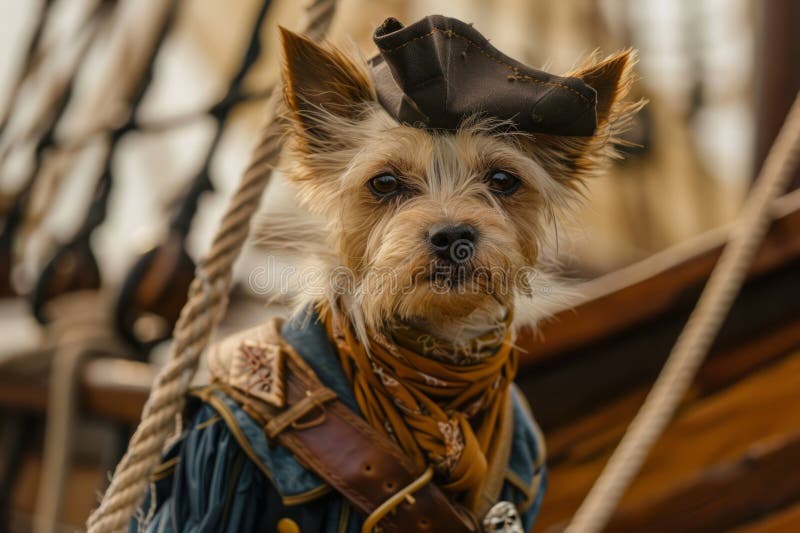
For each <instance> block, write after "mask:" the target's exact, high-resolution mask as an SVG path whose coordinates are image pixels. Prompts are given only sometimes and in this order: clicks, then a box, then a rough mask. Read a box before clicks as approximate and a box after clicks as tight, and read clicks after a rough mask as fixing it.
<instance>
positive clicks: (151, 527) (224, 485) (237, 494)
mask: <svg viewBox="0 0 800 533" xmlns="http://www.w3.org/2000/svg"><path fill="white" fill-rule="evenodd" d="M256 329H257V328H256ZM280 331H281V335H282V337H283V338H284V340H285V341H287V342H288V343H289V344H290V345H291V346H292V347H293V348H294V349H295V350H296V351H297V352H298V353H299V354H300V356H301V357H302V358H303V359H304V360H305V361H306V363H308V365H309V366H310V367H311V368H312V369H313V370H314V372H315V373H316V374H317V377H318V378H319V379H320V380H321V381H322V383H323V384H324V385H326V386H327V387H329V388H330V389H332V390H333V391H334V392H335V393H336V394H337V395H338V397H339V399H340V400H341V401H342V402H343V403H344V404H345V405H347V406H348V407H349V408H350V409H352V410H353V411H354V412H356V413H359V414H360V412H359V409H358V406H357V405H356V402H355V398H354V396H353V392H352V390H351V389H350V386H349V383H348V381H347V379H346V378H345V376H344V374H343V373H342V370H341V367H340V365H339V358H338V357H337V355H336V353H335V352H334V349H333V347H332V345H331V344H330V342H329V340H328V338H327V335H326V332H325V328H324V326H323V325H322V324H321V323H320V322H318V321H317V320H315V319H314V318H313V317H312V319H311V320H308V319H306V320H302V319H297V320H293V321H289V322H287V323H286V324H284V325H283V327H282V328H281V330H280ZM254 335H256V332H255V330H248V331H245V332H243V333H240V334H238V335H236V336H235V337H232V338H230V339H226V340H225V341H222V343H220V344H219V345H218V346H217V347H216V348H215V349H212V351H211V352H210V355H209V359H210V360H211V361H210V366H211V367H212V368H211V369H212V374H213V375H215V376H216V381H215V382H212V385H210V386H209V387H206V388H204V389H202V390H199V391H195V392H194V393H193V399H192V400H191V401H190V402H189V403H188V405H187V413H186V417H185V426H184V427H185V430H184V431H183V433H182V435H181V436H180V438H179V439H178V440H177V442H175V443H174V444H173V445H172V446H171V448H170V449H169V450H168V451H167V453H166V454H165V455H164V458H163V461H162V463H161V465H160V466H159V467H158V468H157V469H156V470H155V471H154V473H153V475H152V480H151V483H150V488H149V490H148V491H147V494H146V496H145V501H144V503H143V504H142V507H141V508H140V510H139V512H138V513H137V515H136V516H135V517H134V518H133V520H132V522H131V525H130V531H131V532H132V533H134V532H140V531H145V532H148V533H173V532H198V533H199V532H208V533H211V532H213V533H234V532H237V533H238V532H249V531H259V532H271V531H278V530H279V528H278V523H279V522H280V521H281V520H283V521H284V523H286V522H287V520H285V519H290V520H292V521H294V522H295V523H296V524H297V526H298V527H299V530H300V531H301V532H304V533H309V532H325V533H335V532H347V533H357V532H358V531H360V530H361V525H362V523H363V521H364V518H365V517H364V516H361V515H360V514H359V513H358V512H357V511H355V510H354V508H353V507H351V505H350V504H349V503H348V501H347V500H346V499H345V498H344V497H343V496H341V495H340V494H338V493H336V492H335V491H333V490H332V489H331V488H330V487H329V486H328V485H327V484H326V483H325V482H324V481H323V480H322V479H321V478H319V477H318V476H317V475H316V474H315V473H314V472H313V471H311V470H309V469H308V468H306V467H305V466H304V465H303V464H301V463H300V462H299V461H298V460H297V459H296V458H295V457H294V456H293V455H292V454H291V452H290V451H289V450H287V449H286V448H284V447H282V446H280V445H277V444H275V443H271V442H269V441H268V439H267V437H266V435H265V434H264V431H263V429H262V427H261V426H260V425H259V424H258V423H257V422H256V421H255V420H254V419H253V418H251V416H250V415H249V414H248V413H246V412H245V410H244V409H242V407H241V406H240V405H239V404H237V402H236V401H234V400H233V399H232V398H231V397H230V396H229V395H227V394H226V393H225V387H224V385H225V383H224V382H225V380H226V379H228V376H227V375H225V372H224V371H223V372H219V371H215V368H214V364H213V362H214V360H216V361H217V366H218V365H219V361H220V360H222V361H223V363H222V364H226V363H225V362H224V361H225V356H226V355H227V354H229V352H231V351H234V350H235V347H236V346H239V345H240V344H241V343H242V342H243V341H246V340H247V339H248V338H249V337H252V336H254ZM511 396H512V402H511V403H512V405H511V407H510V409H511V410H512V413H513V416H512V417H511V419H512V420H513V427H512V428H511V429H510V431H509V433H510V435H509V439H508V441H509V443H510V446H509V450H508V454H507V455H508V462H507V464H506V465H496V466H499V468H495V469H494V471H495V472H498V473H499V476H501V478H502V479H499V480H498V481H499V483H497V484H496V485H497V486H498V487H500V493H499V494H498V495H497V501H509V502H512V503H513V504H514V505H516V507H517V509H518V511H519V514H520V516H521V519H522V523H523V527H524V530H525V531H528V530H530V528H531V526H532V524H533V521H534V518H535V516H536V514H537V512H538V509H539V505H540V503H541V499H542V496H543V493H544V488H545V483H546V479H545V478H546V472H545V466H544V461H543V458H544V446H543V442H542V439H541V434H540V432H539V429H538V427H537V426H536V423H535V421H534V419H533V417H532V416H531V413H530V409H529V407H528V405H527V402H526V400H525V398H524V397H523V396H522V394H521V393H520V392H519V390H518V389H517V388H516V387H514V388H513V393H512V395H511ZM331 445H332V446H335V445H336V443H331ZM503 466H505V468H503ZM295 531H296V530H295Z"/></svg>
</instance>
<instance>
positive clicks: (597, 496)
mask: <svg viewBox="0 0 800 533" xmlns="http://www.w3.org/2000/svg"><path fill="white" fill-rule="evenodd" d="M798 156H800V93H798V96H797V98H796V99H795V101H794V104H793V105H792V108H791V110H790V112H789V115H788V116H787V118H786V121H785V122H784V124H783V127H782V128H781V131H780V133H779V134H778V137H777V139H776V140H775V142H774V143H773V145H772V148H771V149H770V152H769V155H768V156H767V160H766V162H765V163H764V167H763V168H762V169H761V173H760V175H759V177H758V180H757V182H756V184H755V186H754V188H753V190H752V192H751V193H750V196H749V198H748V199H747V200H746V202H745V204H744V206H743V208H742V211H741V213H740V215H739V217H738V218H737V220H736V221H735V223H734V225H733V227H732V228H731V232H730V235H729V237H728V245H727V246H726V247H725V249H724V250H723V252H722V256H721V257H720V259H719V262H718V263H717V265H716V267H715V268H714V271H713V272H712V273H711V277H710V278H709V280H708V284H707V285H706V287H705V289H703V293H702V295H701V296H700V300H699V301H698V303H697V307H695V309H694V311H693V312H692V314H691V316H690V317H689V321H688V322H687V324H686V327H685V328H684V330H683V332H682V333H681V335H680V337H679V338H678V341H677V342H676V343H675V346H674V348H673V350H672V353H671V354H670V356H669V359H667V362H666V364H665V365H664V368H663V370H662V371H661V374H660V375H659V376H658V379H657V380H656V382H655V384H654V385H653V388H652V390H651V391H650V393H649V394H648V396H647V399H646V400H645V402H644V404H643V405H642V407H641V409H640V410H639V412H638V413H637V414H636V417H635V418H634V419H633V422H631V425H630V426H629V427H628V430H627V431H626V432H625V436H624V437H623V438H622V441H621V442H620V443H619V446H618V447H617V449H616V450H615V451H614V454H613V455H612V456H611V459H610V460H609V461H608V464H607V465H606V467H605V469H604V470H603V473H602V474H601V475H600V477H599V478H598V480H597V481H596V482H595V485H594V487H592V490H591V491H590V492H589V495H588V496H587V497H586V499H585V500H584V502H583V504H582V505H581V506H580V508H579V509H578V511H577V513H576V514H575V516H574V517H573V519H572V522H571V523H570V525H569V526H568V527H567V529H566V532H567V533H596V532H599V531H602V530H603V528H604V527H605V526H606V524H607V523H608V521H609V519H610V518H611V514H612V513H613V511H614V509H615V508H616V507H617V504H618V503H619V500H620V498H621V497H622V495H623V493H624V492H625V490H626V489H627V488H628V486H629V485H630V483H631V481H632V479H633V477H634V476H635V475H636V474H637V472H638V471H639V469H640V468H641V466H642V463H643V462H644V460H645V458H646V457H647V455H648V453H649V451H650V449H651V447H652V446H653V444H654V442H655V441H656V440H657V439H658V437H659V436H660V435H661V433H662V432H663V431H664V429H665V427H666V426H667V424H668V423H669V421H670V419H671V418H672V415H673V414H674V413H675V410H676V408H677V407H678V405H679V403H680V401H681V400H682V399H683V397H684V396H685V394H686V391H687V389H688V388H689V386H690V385H691V383H692V380H693V378H694V376H695V374H696V372H697V369H698V368H699V367H700V364H701V363H702V362H703V359H704V358H705V356H706V354H707V353H708V350H709V348H710V346H711V343H712V342H713V341H714V339H715V338H716V336H717V333H718V332H719V329H720V327H721V326H722V323H723V321H724V320H725V317H726V316H727V315H728V311H729V310H730V308H731V305H732V304H733V301H734V299H735V298H736V295H737V294H738V292H739V289H740V288H741V286H742V283H743V282H744V279H745V276H746V275H747V271H748V268H749V266H750V264H751V263H752V260H753V257H754V256H755V254H756V252H757V251H758V248H759V246H760V245H761V243H762V241H763V239H764V236H765V234H766V232H767V229H768V228H769V224H770V222H771V221H772V213H771V210H770V207H771V205H772V202H773V200H774V199H775V198H777V197H778V196H780V194H781V193H782V192H783V191H784V190H785V189H786V187H787V185H788V183H789V180H790V179H791V177H792V171H793V170H794V168H795V167H796V164H797V160H798Z"/></svg>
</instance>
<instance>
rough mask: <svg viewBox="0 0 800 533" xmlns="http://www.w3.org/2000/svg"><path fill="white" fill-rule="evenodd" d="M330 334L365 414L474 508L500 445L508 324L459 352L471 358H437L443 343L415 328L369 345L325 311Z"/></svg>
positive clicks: (508, 378)
mask: <svg viewBox="0 0 800 533" xmlns="http://www.w3.org/2000/svg"><path fill="white" fill-rule="evenodd" d="M326 315H327V318H326V321H325V323H326V328H327V330H328V335H329V337H330V338H331V339H332V340H333V341H334V342H335V344H336V347H337V349H338V353H339V358H340V360H341V364H342V368H343V369H344V373H345V375H346V376H347V379H348V380H349V381H350V384H351V385H352V387H353V391H354V393H355V398H356V402H357V403H358V406H359V408H360V409H361V412H362V413H363V414H364V416H365V418H366V419H367V421H368V422H369V423H370V424H371V425H372V426H373V427H374V428H376V429H378V430H379V431H381V432H382V433H384V434H385V435H387V436H389V437H390V438H392V439H393V440H394V441H395V442H397V443H398V445H399V446H400V447H401V448H402V449H403V450H404V451H405V452H406V453H407V454H408V455H409V456H410V457H411V458H412V459H413V460H414V461H415V462H416V463H417V464H418V465H419V466H420V468H426V467H427V466H428V465H432V466H433V467H434V469H435V470H436V472H437V479H438V481H439V482H440V486H441V487H442V488H443V489H444V490H445V491H447V492H448V493H449V494H451V496H453V497H457V498H459V499H460V500H461V502H462V503H463V504H464V505H466V506H467V507H468V508H470V509H472V510H476V509H477V507H478V505H479V503H478V501H479V499H480V493H481V488H482V486H483V483H484V482H485V480H486V474H487V468H488V464H489V462H490V461H491V459H492V457H494V455H495V453H496V452H497V450H498V446H499V444H500V443H499V442H498V441H499V438H496V437H499V436H500V434H501V432H500V431H499V428H500V427H501V424H502V423H503V417H505V416H506V410H505V406H506V401H507V400H508V394H509V386H510V385H511V383H512V381H513V380H514V376H515V374H516V371H517V353H516V350H514V349H513V348H512V345H511V328H510V327H508V324H505V327H502V328H500V329H499V330H498V332H499V334H494V333H490V334H488V335H486V336H484V337H481V338H479V339H473V340H472V341H471V343H470V346H468V347H466V349H465V352H472V353H473V354H474V352H475V351H477V352H478V353H479V354H480V355H481V357H479V358H475V360H474V361H473V362H472V363H470V364H452V363H449V362H445V361H443V360H442V358H441V355H443V354H442V353H441V352H442V346H443V345H442V343H441V342H437V341H436V340H435V339H432V338H431V337H430V336H429V335H426V334H422V333H420V334H416V335H415V332H414V330H413V328H407V329H404V330H398V331H395V332H394V333H393V335H394V337H393V338H392V339H387V338H386V337H385V336H383V335H380V334H375V335H371V336H370V338H371V342H370V346H369V350H367V349H366V348H365V347H364V346H363V345H362V344H361V343H360V342H359V341H358V340H357V338H356V336H355V333H354V331H353V329H352V327H351V325H350V324H349V323H347V321H346V319H345V318H344V317H343V316H341V315H337V316H336V317H333V316H332V313H330V312H328V313H326Z"/></svg>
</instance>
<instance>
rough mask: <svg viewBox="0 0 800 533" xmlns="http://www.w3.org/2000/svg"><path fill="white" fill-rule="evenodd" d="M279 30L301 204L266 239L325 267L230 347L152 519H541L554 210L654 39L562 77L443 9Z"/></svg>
mask: <svg viewBox="0 0 800 533" xmlns="http://www.w3.org/2000/svg"><path fill="white" fill-rule="evenodd" d="M282 36H283V49H284V62H283V82H284V92H285V103H286V118H287V124H288V129H289V134H288V139H289V143H290V150H289V160H288V163H287V164H286V166H285V169H286V176H287V178H288V181H289V183H291V184H292V186H293V187H294V189H295V191H296V193H297V199H298V204H299V207H300V209H302V210H303V211H300V213H302V214H301V215H300V216H297V215H295V216H293V217H292V216H288V215H286V214H278V215H275V214H273V216H272V217H271V218H269V219H268V220H267V221H266V223H265V225H264V228H262V230H261V241H262V244H264V245H265V246H268V247H272V249H273V250H274V251H276V252H281V253H284V254H285V253H287V252H288V253H292V252H294V253H295V255H297V253H299V255H302V256H304V258H305V259H307V260H310V261H311V262H312V263H313V264H314V266H315V267H316V269H317V270H316V273H315V275H314V276H311V277H309V276H301V280H300V281H299V282H298V285H297V286H296V287H295V288H296V289H298V290H297V291H296V292H297V294H298V296H297V302H296V303H297V309H298V310H302V313H299V316H298V318H296V319H294V320H291V321H287V322H286V323H283V322H281V321H279V320H275V321H273V322H271V323H269V324H267V325H264V326H259V327H258V328H254V329H252V330H248V331H245V332H242V333H240V334H237V335H235V336H234V337H231V338H229V339H227V340H224V341H222V342H221V343H220V344H219V345H217V346H216V347H215V348H213V349H212V350H211V351H210V352H209V355H208V360H209V367H210V370H211V375H212V376H213V379H212V383H211V385H210V386H209V387H208V388H207V389H205V390H203V391H201V392H200V393H198V394H197V395H198V396H199V398H200V399H201V400H202V403H203V406H202V407H200V408H198V409H196V411H195V412H194V414H193V415H192V416H193V418H192V421H191V423H188V424H186V427H187V428H189V429H188V430H187V431H186V432H185V434H184V435H183V437H182V439H181V441H180V443H179V444H178V445H176V446H177V447H178V448H179V451H177V452H176V451H171V452H169V454H168V457H167V461H165V466H164V468H163V472H167V471H168V466H169V468H173V469H176V471H175V472H174V473H172V474H162V475H163V476H166V475H169V476H170V478H171V479H172V481H171V487H172V488H171V490H166V489H165V488H164V485H165V484H169V483H167V482H165V481H163V480H162V481H160V482H159V483H160V485H159V487H160V488H159V487H156V489H155V490H154V491H153V495H154V496H153V498H154V501H152V502H151V504H150V506H151V509H150V510H149V511H148V512H147V513H145V515H146V516H148V517H151V518H150V522H149V526H148V527H149V529H148V530H149V531H162V530H173V529H174V528H175V527H178V528H181V527H183V524H186V525H187V527H188V525H194V524H199V523H202V524H204V527H205V528H206V530H209V531H212V530H213V531H242V530H251V529H252V530H259V531H275V530H277V531H280V532H288V531H348V532H351V533H354V532H356V531H374V530H376V529H382V530H386V531H404V532H405V531H427V532H430V531H452V532H459V533H475V532H478V531H487V532H488V531H492V532H506V533H521V532H522V531H527V530H529V529H530V527H531V525H532V522H533V519H534V516H535V514H536V512H537V510H538V507H539V503H540V502H541V497H542V494H543V489H544V486H545V466H544V460H543V458H544V445H543V443H542V439H541V435H540V433H539V431H538V429H537V427H536V424H535V421H534V419H533V416H532V415H531V414H530V411H529V409H528V407H527V404H526V402H525V400H524V397H523V396H522V395H521V393H519V391H517V390H516V389H515V388H514V386H513V379H514V375H515V373H516V365H517V350H516V349H515V348H514V327H515V326H514V324H515V320H516V321H517V322H519V321H521V320H528V319H529V318H530V316H531V315H530V314H529V313H527V312H523V309H524V308H525V307H526V306H527V307H531V305H530V304H532V307H534V308H536V307H539V306H540V305H539V303H540V301H541V299H540V295H538V294H537V293H536V291H535V288H536V285H537V283H541V278H539V277H538V276H537V272H538V268H539V263H540V260H541V259H540V258H541V254H542V248H543V246H544V243H546V240H547V234H548V231H547V230H548V226H549V225H550V224H551V223H552V221H553V213H554V212H556V211H557V210H559V209H562V208H563V207H565V206H567V205H569V203H570V202H571V201H572V200H573V199H575V198H577V197H579V196H580V193H581V184H582V183H584V182H585V180H588V179H590V178H591V177H592V176H594V175H596V174H597V173H598V172H599V171H600V170H601V169H602V167H603V165H604V163H605V161H607V160H608V159H609V158H610V157H613V156H614V146H615V142H616V139H617V135H618V134H619V133H620V132H622V131H623V130H624V129H625V127H626V126H627V124H628V122H629V120H630V118H631V116H632V114H633V113H634V112H635V111H636V110H637V109H638V107H640V105H641V103H638V102H628V101H627V100H626V99H625V96H626V95H627V93H628V90H629V88H630V85H631V83H632V79H633V75H632V70H631V68H632V65H633V63H634V55H633V53H632V52H631V51H623V52H620V53H617V54H614V55H612V56H610V57H608V58H605V59H602V60H600V59H598V58H597V57H594V56H593V57H591V58H590V59H589V60H588V61H587V63H586V64H585V65H584V66H583V67H581V68H579V69H577V70H575V71H574V72H571V73H569V75H567V76H563V77H561V76H554V75H551V74H547V73H544V72H541V71H537V70H534V69H531V68H530V67H527V66H525V65H523V64H522V63H519V62H517V61H515V60H513V59H511V58H509V57H507V56H505V55H503V54H502V53H500V52H499V51H498V50H496V49H495V48H494V47H492V46H491V45H490V44H489V43H488V41H487V40H486V39H485V38H484V37H483V36H481V35H480V34H479V33H478V32H477V30H475V29H474V28H473V27H472V26H470V25H467V24H464V23H462V22H460V21H457V20H455V19H448V18H446V17H441V16H433V17H427V18H425V19H423V20H422V21H419V22H417V23H415V24H413V25H410V26H408V27H404V26H403V25H402V24H400V23H399V22H397V21H396V20H394V19H388V20H387V21H386V22H384V24H383V25H382V26H381V27H380V28H378V30H377V31H376V34H375V41H376V44H377V45H378V49H379V51H380V52H381V55H380V56H379V57H377V58H375V59H373V60H370V62H366V61H364V60H363V59H360V58H359V57H358V56H357V55H348V54H345V53H344V52H342V51H341V50H339V49H337V48H335V47H333V46H328V45H326V46H319V45H317V44H315V43H313V42H312V41H310V40H308V39H306V38H305V37H302V36H300V35H296V34H293V33H291V32H288V31H285V30H284V31H283V32H282ZM309 280H311V281H310V283H309ZM304 284H305V285H304ZM176 449H177V448H176ZM176 455H178V456H179V457H175V456H176ZM210 457H213V461H208V460H203V458H206V459H208V458H210ZM166 463H169V465H167V464H166ZM176 464H177V466H175V465H176ZM159 472H162V470H159ZM162 479H163V478H162ZM331 492H332V493H333V494H331ZM233 495H235V497H233ZM328 495H330V496H328ZM220 509H225V512H224V513H223V512H220V511H219V510H220ZM353 511H355V512H353ZM162 528H163V529H162Z"/></svg>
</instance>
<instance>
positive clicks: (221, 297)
mask: <svg viewBox="0 0 800 533" xmlns="http://www.w3.org/2000/svg"><path fill="white" fill-rule="evenodd" d="M335 4H336V2H335V0H313V1H312V2H311V4H310V5H309V6H308V7H307V8H306V14H305V21H304V23H303V26H302V29H301V31H302V32H303V33H304V34H306V35H308V36H309V37H310V38H312V39H314V40H320V39H322V37H324V35H325V34H326V33H327V31H328V28H329V27H330V24H331V20H332V18H333V14H334V8H335ZM281 97H282V94H281V90H280V87H277V88H276V89H275V90H274V91H273V93H272V95H271V96H270V98H269V100H268V101H267V103H266V117H265V118H266V123H265V126H264V129H263V132H262V134H261V137H260V139H259V143H258V146H257V147H256V148H255V150H254V152H253V155H252V158H251V162H250V165H249V166H248V168H247V170H246V171H245V173H244V176H243V177H242V180H241V182H240V184H239V187H238V189H237V190H236V192H235V193H234V195H233V197H232V198H231V201H230V203H229V204H228V208H227V211H226V212H225V215H224V217H223V219H222V222H221V224H220V227H219V229H218V230H217V233H216V234H215V236H214V240H213V243H212V246H211V251H210V252H209V253H208V256H207V257H206V259H205V261H204V262H203V264H202V265H201V266H200V267H199V268H198V269H197V273H196V275H195V279H194V280H193V281H192V284H191V286H190V288H189V298H188V301H187V302H186V305H185V306H184V307H183V310H182V311H181V315H180V318H179V319H178V322H177V324H176V325H175V331H174V333H173V340H172V344H171V346H170V356H169V361H168V362H167V364H166V365H165V366H164V367H163V368H162V369H161V371H160V372H159V373H158V376H157V377H156V379H155V382H154V384H153V388H152V390H151V392H150V396H149V397H148V399H147V402H146V404H145V406H144V410H143V412H142V420H141V422H140V423H139V426H138V427H137V428H136V431H135V432H134V434H133V436H132V437H131V440H130V443H129V444H128V450H127V452H126V453H125V455H124V456H123V458H122V460H120V462H119V464H118V465H117V468H116V470H115V471H114V476H113V477H112V479H111V483H110V485H109V487H108V489H107V490H106V492H105V495H104V496H103V499H102V501H101V503H100V506H99V507H98V508H97V509H95V511H94V512H93V513H92V514H91V516H90V517H89V520H88V522H87V528H88V531H89V532H90V533H100V532H102V533H106V532H110V531H126V530H127V529H128V525H129V522H130V519H131V517H132V516H133V515H134V513H135V512H136V509H137V507H138V506H139V503H140V501H141V499H142V497H143V496H144V493H145V490H146V488H147V484H148V481H149V476H150V472H151V471H152V469H153V468H154V467H155V466H156V465H157V464H158V462H159V461H160V458H161V453H162V451H163V448H164V444H165V442H166V441H167V439H168V438H169V436H170V435H172V433H173V432H174V429H175V423H176V418H177V416H178V415H179V413H180V412H181V409H182V408H183V400H184V396H185V394H186V392H187V390H188V388H189V384H190V382H191V380H192V377H193V376H194V374H195V372H196V371H197V365H198V361H199V358H200V355H201V353H202V352H203V350H204V349H205V347H206V345H207V344H208V341H209V338H210V336H211V333H212V332H213V330H214V328H215V327H216V325H217V323H218V321H219V319H220V317H221V316H222V315H223V314H224V312H225V308H226V307H227V294H228V289H229V286H230V282H231V271H232V268H233V264H234V262H235V261H236V258H237V257H238V256H239V253H240V252H241V249H242V246H243V245H244V242H245V240H246V238H247V235H248V233H249V231H250V219H251V218H252V216H253V214H254V213H255V211H256V209H257V208H258V205H259V202H260V199H261V196H262V194H263V192H264V189H265V188H266V186H267V183H268V182H269V178H270V175H271V171H272V167H273V165H274V163H275V162H276V160H277V158H278V155H279V154H280V151H281V142H282V137H283V133H284V129H285V126H284V124H283V121H282V120H281V118H280V115H279V107H280V106H279V104H280V100H281Z"/></svg>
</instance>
